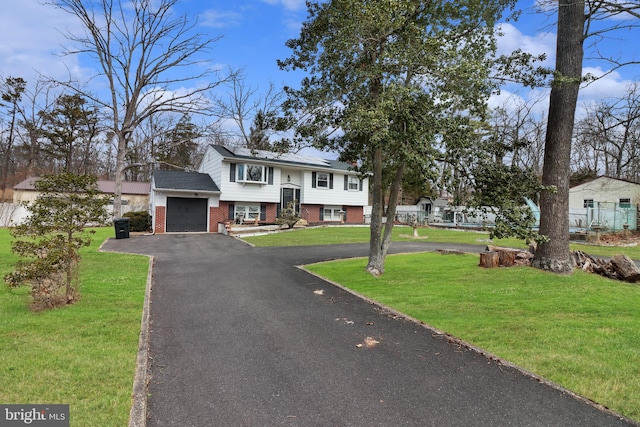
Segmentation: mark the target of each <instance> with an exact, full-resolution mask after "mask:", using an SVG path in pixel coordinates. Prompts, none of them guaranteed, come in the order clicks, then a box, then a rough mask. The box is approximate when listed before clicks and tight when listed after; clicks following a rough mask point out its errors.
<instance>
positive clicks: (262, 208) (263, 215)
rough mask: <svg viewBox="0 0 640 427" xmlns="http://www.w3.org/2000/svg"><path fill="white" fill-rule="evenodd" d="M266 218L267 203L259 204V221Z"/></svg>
mask: <svg viewBox="0 0 640 427" xmlns="http://www.w3.org/2000/svg"><path fill="white" fill-rule="evenodd" d="M266 220H267V205H266V204H264V203H261V204H260V221H266Z"/></svg>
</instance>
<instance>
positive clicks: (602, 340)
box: [307, 252, 640, 420]
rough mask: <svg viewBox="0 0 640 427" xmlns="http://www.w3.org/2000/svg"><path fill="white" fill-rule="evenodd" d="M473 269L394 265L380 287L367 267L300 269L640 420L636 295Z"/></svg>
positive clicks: (444, 260)
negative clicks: (307, 270) (367, 271)
mask: <svg viewBox="0 0 640 427" xmlns="http://www.w3.org/2000/svg"><path fill="white" fill-rule="evenodd" d="M478 262H479V257H478V255H471V254H469V255H441V254H438V253H435V252H429V253H418V254H407V255H392V256H389V257H388V258H387V261H386V269H385V273H384V274H383V275H382V276H381V277H379V278H374V277H372V276H371V275H369V274H368V273H366V272H365V270H364V268H365V265H366V263H367V260H366V259H350V260H344V261H332V262H327V263H322V264H315V265H310V266H307V268H308V269H309V270H310V271H312V272H314V273H316V274H318V275H320V276H323V277H326V278H328V279H330V280H332V281H334V282H337V283H340V284H342V285H343V286H345V287H347V288H350V289H353V290H354V291H356V292H358V293H360V294H363V295H366V296H367V297H369V298H371V299H373V300H376V301H379V302H380V303H382V304H385V305H387V306H389V307H392V308H394V309H396V310H398V311H400V312H403V313H406V314H408V315H409V316H412V317H414V318H416V319H419V320H421V321H423V322H425V323H427V324H429V325H432V326H434V327H436V328H438V329H441V330H444V331H446V332H448V333H450V334H452V335H454V336H456V337H458V338H461V339H463V340H465V341H467V342H469V343H472V344H473V345H475V346H477V347H480V348H482V349H485V350H487V351H489V352H491V353H494V354H496V355H498V356H499V357H501V358H503V359H506V360H508V361H510V362H512V363H515V364H516V365H518V366H521V367H523V368H525V369H527V370H530V371H532V372H534V373H536V374H538V375H540V376H542V377H544V378H547V379H549V380H551V381H554V382H556V383H558V384H560V385H562V386H564V387H566V388H568V389H569V390H572V391H574V392H577V393H579V394H581V395H584V396H586V397H588V398H590V399H593V400H595V401H596V402H598V403H600V404H602V405H605V406H607V407H609V408H611V409H613V410H614V411H616V412H619V413H621V414H623V415H625V416H627V417H629V418H632V419H636V420H640V401H639V400H638V396H640V316H639V315H638V307H640V287H639V286H638V285H634V284H628V283H623V282H616V281H613V280H608V279H605V278H602V277H600V276H597V275H593V274H588V273H584V272H581V271H576V272H574V273H573V275H571V276H559V275H555V274H552V273H548V272H543V271H539V270H535V269H533V268H529V267H513V268H499V269H482V268H479V267H478ZM381 338H382V340H384V337H381Z"/></svg>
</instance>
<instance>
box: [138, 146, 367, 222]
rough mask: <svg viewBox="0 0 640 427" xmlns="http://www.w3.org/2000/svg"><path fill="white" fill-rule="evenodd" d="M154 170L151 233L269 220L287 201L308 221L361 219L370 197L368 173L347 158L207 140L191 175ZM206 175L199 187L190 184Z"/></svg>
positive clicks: (275, 215) (270, 220) (274, 218)
mask: <svg viewBox="0 0 640 427" xmlns="http://www.w3.org/2000/svg"><path fill="white" fill-rule="evenodd" d="M159 172H160V175H159V177H161V181H162V182H161V183H159V182H157V181H158V180H156V179H155V178H154V180H153V181H152V195H151V199H152V202H151V204H152V215H153V216H154V230H155V232H156V233H162V232H165V231H209V232H215V231H218V224H222V223H224V222H227V221H234V222H258V223H265V224H273V223H275V221H276V218H277V216H278V214H279V212H280V209H282V208H283V207H286V206H287V204H288V203H289V202H295V207H296V210H297V211H298V212H299V214H300V216H301V217H302V218H303V219H305V220H306V221H307V222H308V223H311V224H318V223H332V222H333V223H351V224H362V223H363V221H364V208H365V207H366V206H367V205H368V199H369V197H368V195H369V187H368V185H369V183H368V179H366V178H365V179H360V178H359V176H358V174H357V173H356V172H355V171H353V170H352V168H351V165H349V164H348V163H344V162H338V161H335V160H326V159H321V158H317V157H310V156H303V155H298V154H290V153H287V154H279V153H273V152H269V151H261V150H249V149H246V148H227V147H224V146H221V145H209V146H208V147H207V149H206V151H205V154H204V157H203V160H202V163H201V164H200V168H199V171H198V173H195V175H194V173H188V172H174V175H173V177H172V178H168V177H167V176H166V174H165V175H164V176H163V173H162V171H159ZM154 173H155V174H158V171H156V172H154ZM167 179H169V181H167ZM171 180H173V181H175V185H170V183H171V182H173V181H171ZM206 180H208V181H207V185H206V186H205V187H206V188H205V187H203V189H202V190H201V191H198V189H197V188H195V187H193V185H192V184H193V183H194V182H200V183H203V182H204V181H206ZM193 199H200V201H194V200H193ZM184 216H188V217H189V218H191V220H190V221H194V223H197V224H199V225H198V227H195V228H194V227H191V224H188V223H187V222H186V221H181V220H180V219H179V217H184ZM174 220H176V221H177V222H178V223H179V224H178V225H177V226H176V227H178V228H175V229H174V228H173V226H170V225H171V224H174V223H175V221H174ZM203 224H204V225H203Z"/></svg>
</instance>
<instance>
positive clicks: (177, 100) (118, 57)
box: [50, 0, 226, 216]
mask: <svg viewBox="0 0 640 427" xmlns="http://www.w3.org/2000/svg"><path fill="white" fill-rule="evenodd" d="M177 1H178V0H158V1H149V0H92V1H87V0H52V1H51V2H50V4H52V5H54V6H56V7H58V8H60V9H62V10H64V11H65V12H68V13H70V14H71V15H73V16H75V17H76V18H77V19H78V20H79V21H80V23H81V25H82V27H83V28H84V34H82V35H77V34H71V33H68V34H67V38H68V39H69V40H70V41H71V42H72V43H73V44H74V45H75V47H74V48H71V49H67V50H66V51H65V53H66V54H80V55H89V56H90V57H92V58H93V59H95V60H96V61H97V64H98V66H99V71H98V74H97V75H96V76H95V78H96V79H99V80H102V81H103V82H104V83H105V84H106V86H107V87H108V93H107V94H106V96H100V95H94V94H91V93H88V91H87V90H86V89H85V87H84V86H80V85H77V84H73V83H64V84H66V85H67V86H69V87H72V88H73V89H74V90H76V91H77V92H80V93H81V94H82V95H83V96H86V97H88V98H90V99H92V100H93V101H94V102H96V103H97V104H99V105H101V106H102V107H103V108H105V109H107V110H108V111H109V113H110V115H111V120H112V125H111V126H110V127H111V129H112V131H113V134H114V137H115V139H116V141H117V150H116V164H115V182H116V185H115V197H114V206H113V209H114V210H113V215H114V216H119V215H120V211H121V194H122V180H123V176H124V170H125V158H126V156H127V153H128V150H129V141H130V138H131V136H132V134H133V132H134V131H135V129H136V128H137V127H138V126H139V125H140V124H141V123H143V122H144V121H145V120H147V119H148V118H149V117H151V116H154V115H156V114H159V113H163V112H179V113H195V114H204V113H207V112H210V111H211V107H212V103H211V102H210V101H209V99H208V97H207V95H208V93H209V92H210V91H211V89H213V88H215V87H216V86H218V85H220V84H221V83H223V82H224V81H225V80H226V78H225V77H220V75H219V73H218V70H215V69H213V68H211V65H210V64H209V62H208V61H209V57H208V54H209V52H210V50H211V48H212V45H213V43H215V42H216V41H217V40H218V39H217V38H213V39H212V38H207V37H205V36H204V35H202V34H200V33H197V32H196V31H195V27H196V25H197V20H196V19H193V18H192V17H189V16H187V15H179V16H178V15H174V14H173V10H174V6H175V4H176V3H177ZM187 84H192V86H191V87H187V88H186V89H185V86H186V85H187Z"/></svg>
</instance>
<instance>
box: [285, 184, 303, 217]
mask: <svg viewBox="0 0 640 427" xmlns="http://www.w3.org/2000/svg"><path fill="white" fill-rule="evenodd" d="M281 199H282V200H281V203H282V204H281V206H282V209H286V207H287V206H288V205H289V203H290V202H293V201H295V209H296V212H300V189H297V188H283V189H282V197H281Z"/></svg>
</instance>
